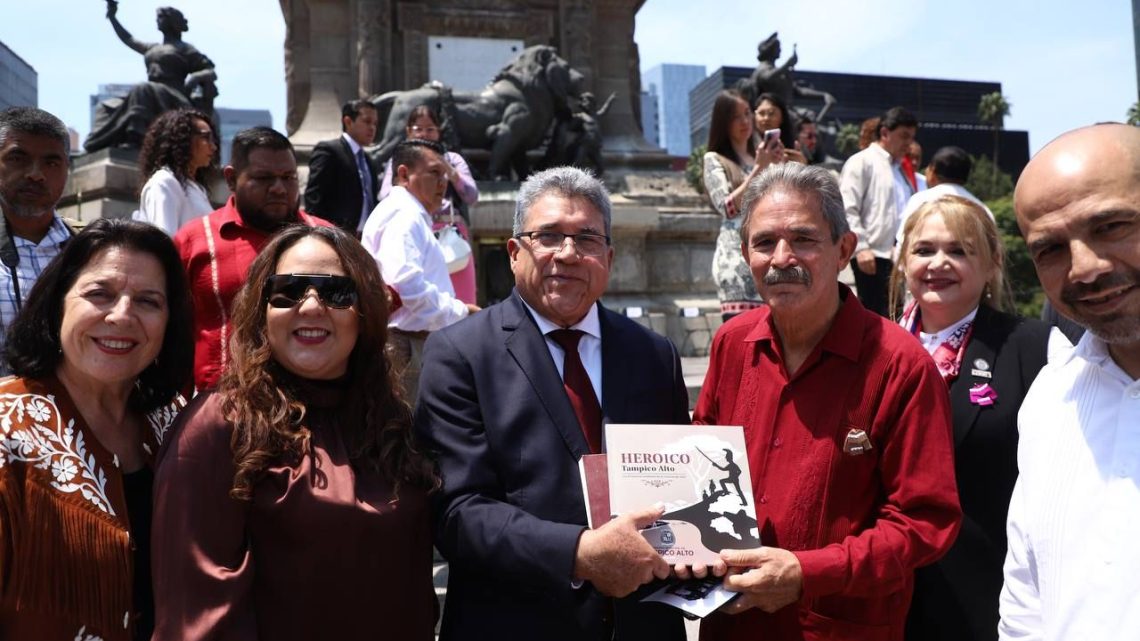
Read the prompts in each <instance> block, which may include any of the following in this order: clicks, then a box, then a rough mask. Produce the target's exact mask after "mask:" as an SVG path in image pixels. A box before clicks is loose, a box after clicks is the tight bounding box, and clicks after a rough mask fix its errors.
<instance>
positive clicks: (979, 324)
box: [950, 305, 1000, 447]
mask: <svg viewBox="0 0 1140 641" xmlns="http://www.w3.org/2000/svg"><path fill="white" fill-rule="evenodd" d="M993 320H994V319H992V318H991V317H990V312H989V308H987V307H986V306H985V305H982V306H980V307H978V313H977V315H976V316H974V330H973V332H971V335H970V344H969V345H967V346H966V352H965V353H964V354H963V355H962V367H961V369H960V371H959V372H958V378H957V379H955V380H954V383H953V384H952V385H951V386H950V407H951V408H952V410H953V412H954V419H955V420H954V446H955V447H958V446H959V445H961V444H962V441H964V440H966V436H967V435H968V434H969V433H970V430H972V429H974V424H975V423H977V422H978V414H979V413H980V412H981V409H982V406H981V405H978V404H977V403H971V402H970V388H971V387H973V386H974V385H977V384H978V383H989V384H990V385H991V386H992V385H993V382H994V379H993V378H992V377H993V376H996V374H995V373H994V364H995V363H994V361H995V360H996V357H997V352H996V351H995V349H994V346H993V343H994V339H993V335H992V333H991V332H990V329H991V328H992V326H993V325H992V323H993ZM978 361H984V362H985V363H986V368H985V371H987V372H989V373H990V376H991V378H985V377H982V376H974V375H973V374H972V371H973V370H975V369H978V370H980V369H982V368H980V367H976V366H975V363H977V362H978ZM999 402H1000V401H999Z"/></svg>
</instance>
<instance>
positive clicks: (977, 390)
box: [970, 383, 997, 407]
mask: <svg viewBox="0 0 1140 641" xmlns="http://www.w3.org/2000/svg"><path fill="white" fill-rule="evenodd" d="M996 400H997V392H995V391H994V388H992V387H990V384H989V383H978V384H977V385H975V386H973V387H971V388H970V402H971V403H973V404H974V405H979V406H981V407H989V406H990V405H993V404H994V401H996Z"/></svg>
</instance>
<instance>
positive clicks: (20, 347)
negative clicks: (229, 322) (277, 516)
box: [0, 219, 193, 641]
mask: <svg viewBox="0 0 1140 641" xmlns="http://www.w3.org/2000/svg"><path fill="white" fill-rule="evenodd" d="M192 345H193V341H192V336H191V328H190V299H189V296H188V294H187V291H186V284H185V281H184V279H183V275H182V267H181V264H180V263H179V260H178V252H177V251H176V250H175V249H174V244H173V243H172V242H171V241H170V238H169V237H168V236H167V235H166V234H164V233H162V231H161V230H158V229H156V228H154V227H151V226H150V225H146V224H143V223H137V222H132V221H120V220H109V219H100V220H96V221H95V222H93V223H91V224H90V225H88V226H87V228H86V229H84V230H83V231H81V232H80V233H78V234H76V235H75V237H74V238H72V239H71V240H70V241H69V242H68V244H67V245H66V247H65V248H64V250H63V252H62V253H60V255H59V256H58V257H57V258H56V259H55V260H54V261H53V262H52V263H51V264H50V265H49V266H48V267H47V269H46V270H44V273H43V274H42V275H41V276H40V278H39V280H38V281H37V282H36V285H35V287H33V288H32V291H31V293H30V295H29V296H28V299H27V302H26V303H25V304H24V307H23V309H22V310H21V312H20V315H19V316H17V318H16V320H15V322H13V324H12V326H11V328H10V329H9V332H8V351H7V358H8V360H9V363H10V365H11V368H12V371H13V372H15V374H16V376H15V377H12V378H7V379H4V380H3V381H0V594H2V600H0V639H5V641H20V640H23V639H28V640H31V639H35V640H36V641H56V640H58V641H73V640H74V641H92V640H94V639H103V640H105V641H116V640H133V639H149V638H150V633H151V629H152V627H153V623H154V619H153V614H154V610H153V601H152V599H151V586H150V555H149V552H150V548H149V542H150V516H151V483H152V480H153V476H152V475H151V472H150V465H151V463H152V461H153V454H154V453H155V452H157V450H158V446H159V445H160V444H161V443H162V441H163V436H164V434H165V432H166V428H167V427H168V426H169V425H170V423H171V422H172V420H173V416H174V413H175V406H174V405H172V404H171V403H172V401H174V400H175V399H176V398H179V397H178V390H179V389H180V388H181V387H182V386H183V385H184V384H185V383H186V382H187V381H188V380H189V374H190V365H191V360H192V359H193V352H192ZM179 400H180V399H179Z"/></svg>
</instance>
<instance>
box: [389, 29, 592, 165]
mask: <svg viewBox="0 0 1140 641" xmlns="http://www.w3.org/2000/svg"><path fill="white" fill-rule="evenodd" d="M582 78H583V77H582V74H580V73H579V72H577V71H575V70H574V69H571V68H570V64H569V63H567V62H566V61H565V60H564V59H562V58H561V57H560V56H559V55H558V52H557V51H556V50H555V49H554V47H550V46H546V45H537V46H534V47H528V48H527V49H524V50H523V52H522V53H520V54H519V55H518V57H517V58H515V59H514V60H513V61H512V62H511V63H510V64H508V65H507V66H505V67H503V69H502V71H500V72H499V73H498V74H496V75H495V78H494V79H493V80H491V82H490V84H488V85H487V86H486V87H484V88H483V90H482V91H474V92H465V91H457V92H454V93H453V92H452V91H451V90H450V89H449V88H448V87H446V86H443V85H441V84H439V83H428V84H426V85H424V86H422V87H420V88H419V89H412V90H409V91H389V92H388V93H385V94H381V95H378V96H373V97H372V98H370V99H369V100H370V101H371V102H372V104H374V105H376V110H377V113H378V115H379V119H380V122H381V123H385V124H384V126H383V137H382V138H381V140H380V143H379V144H378V145H377V146H376V147H375V148H374V150H373V152H372V154H373V159H374V160H376V161H377V163H378V164H383V163H384V162H386V161H387V160H388V158H389V157H390V156H391V155H392V152H393V151H394V149H395V147H396V144H397V143H399V142H400V141H401V140H403V138H404V125H405V124H406V121H407V118H408V114H409V113H410V112H411V111H412V109H414V108H416V107H417V106H419V105H423V104H426V105H429V106H430V107H431V108H432V109H434V110H435V111H436V113H438V114H440V117H441V118H442V120H443V123H442V124H443V126H442V129H443V131H442V135H443V142H444V143H446V144H447V145H448V146H449V147H452V148H455V147H462V148H467V149H487V150H490V152H491V159H490V163H489V164H488V170H487V173H488V175H489V176H490V177H491V178H494V179H496V180H509V179H510V171H511V169H514V171H515V174H517V175H518V179H519V180H524V179H525V178H526V176H527V174H528V173H529V171H530V166H529V163H528V162H527V157H526V153H527V151H529V150H531V149H534V148H536V147H538V146H539V145H541V144H542V142H543V139H544V138H545V137H546V135H547V133H548V131H549V130H550V126H551V123H552V122H553V121H554V119H555V118H563V119H565V118H570V117H571V113H572V107H573V105H575V104H576V103H577V100H578V98H579V94H580V90H579V87H580V85H581V81H582Z"/></svg>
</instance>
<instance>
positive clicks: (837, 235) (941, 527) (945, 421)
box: [693, 163, 961, 641]
mask: <svg viewBox="0 0 1140 641" xmlns="http://www.w3.org/2000/svg"><path fill="white" fill-rule="evenodd" d="M743 211H745V212H746V214H745V218H744V221H743V222H742V229H741V234H742V238H743V239H744V242H743V243H742V251H743V252H744V256H745V258H746V259H747V260H748V261H749V265H750V267H751V270H752V275H753V277H754V278H755V279H756V288H757V291H759V292H760V294H761V295H762V296H763V298H764V300H765V301H766V302H767V305H766V306H765V307H762V308H759V309H756V310H753V311H750V312H747V313H745V314H741V315H740V316H738V317H736V318H734V319H732V320H731V321H729V322H728V323H726V324H725V325H724V327H723V328H722V329H721V330H720V332H719V333H718V334H717V337H716V340H715V341H714V342H713V347H712V354H711V357H710V364H709V372H708V376H707V378H706V379H705V384H704V386H703V388H702V389H701V395H700V399H699V400H698V402H697V408H696V411H695V412H694V416H693V419H694V421H695V422H698V423H708V424H719V425H743V426H744V430H745V438H746V440H747V443H748V459H749V460H748V462H749V467H750V468H751V472H752V488H753V493H754V495H755V505H756V518H757V523H758V524H759V525H760V532H759V534H760V540H761V542H762V543H763V544H764V547H761V548H758V549H754V550H744V551H725V552H724V553H722V560H723V564H718V565H717V566H716V567H714V568H713V571H714V572H716V573H718V574H723V573H724V572H725V570H726V569H727V571H728V574H727V578H726V579H725V585H726V586H727V587H728V588H730V589H732V590H736V591H739V592H743V593H744V594H742V595H741V596H740V597H739V598H738V599H737V600H736V601H734V602H732V603H730V604H729V605H728V606H726V607H725V608H723V610H724V612H717V613H715V614H714V615H712V616H710V617H709V618H707V619H705V621H704V622H703V623H702V625H701V638H702V639H718V640H719V639H725V640H729V641H732V640H736V639H754V638H761V637H762V638H763V639H764V640H765V641H785V640H787V641H790V640H800V639H810V640H813V641H814V640H817V639H818V640H823V639H845V640H852V639H861V640H863V639H865V640H880V639H881V640H884V641H887V640H889V641H895V640H898V641H901V639H902V638H903V626H904V622H905V620H906V612H907V607H908V605H909V603H910V597H911V591H912V585H913V572H914V569H915V568H916V567H918V566H920V565H925V564H927V563H930V562H932V561H934V560H936V559H938V558H939V557H940V556H941V555H942V554H944V553H945V552H946V550H947V549H948V548H949V547H950V544H951V543H952V542H953V540H954V537H955V536H956V535H957V531H958V527H959V523H960V521H961V509H960V508H959V505H958V495H957V490H956V489H955V485H954V456H953V451H952V444H951V422H950V404H949V397H948V394H947V391H946V385H945V384H944V383H943V382H942V378H941V377H940V376H939V374H938V370H937V368H936V367H935V365H934V361H933V360H931V358H930V357H929V356H928V355H927V353H926V351H925V350H924V349H922V346H921V345H919V343H918V341H916V340H914V337H912V336H910V335H908V334H907V333H906V332H905V331H904V330H902V329H901V328H900V327H898V326H897V325H895V324H894V323H892V322H890V321H888V320H887V319H885V318H883V317H881V316H879V315H877V314H875V313H873V312H871V311H868V310H867V309H865V308H864V307H863V306H862V305H861V304H860V303H859V299H858V298H857V297H856V296H855V295H854V294H852V293H851V290H849V289H848V288H847V287H846V286H844V285H841V284H839V283H838V280H837V279H838V276H839V272H840V270H842V269H843V266H844V265H846V264H847V262H848V261H849V260H850V259H851V255H852V253H853V252H854V250H855V245H856V242H855V241H856V239H855V234H853V233H852V232H851V231H850V230H849V228H848V226H847V220H846V217H845V216H844V211H843V200H842V197H841V196H840V193H839V186H838V185H837V184H836V181H835V179H834V178H832V177H831V175H830V174H829V173H828V172H827V170H825V169H822V168H820V167H811V166H807V165H802V164H798V163H784V164H782V165H776V166H774V167H771V168H769V169H768V170H767V171H765V172H764V173H763V174H761V175H760V176H759V177H757V178H756V179H754V180H753V182H752V184H750V185H749V186H748V189H747V191H746V193H745V197H744V207H743ZM726 566H727V567H726ZM700 572H701V573H702V574H703V569H701V570H700Z"/></svg>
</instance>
